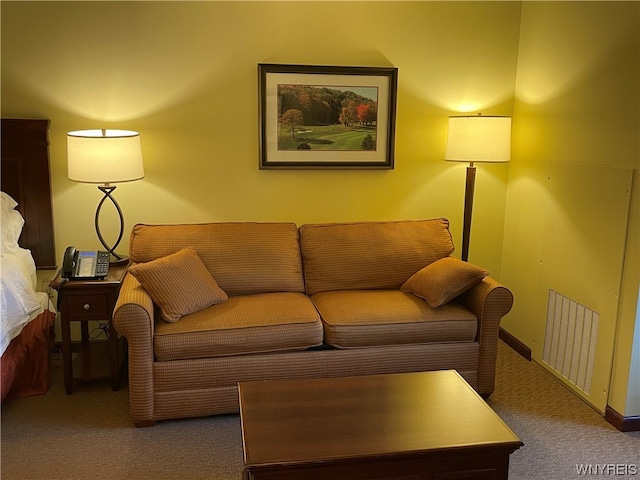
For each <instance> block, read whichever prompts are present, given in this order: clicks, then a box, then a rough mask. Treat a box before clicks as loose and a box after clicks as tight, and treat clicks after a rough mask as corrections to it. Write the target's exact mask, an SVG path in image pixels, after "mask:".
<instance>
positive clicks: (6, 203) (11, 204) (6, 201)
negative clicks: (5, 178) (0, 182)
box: [0, 192, 18, 213]
mask: <svg viewBox="0 0 640 480" xmlns="http://www.w3.org/2000/svg"><path fill="white" fill-rule="evenodd" d="M0 197H2V212H3V213H4V211H5V210H13V209H14V208H16V207H17V206H18V202H16V201H15V200H14V199H13V198H11V195H9V194H8V193H6V192H0Z"/></svg>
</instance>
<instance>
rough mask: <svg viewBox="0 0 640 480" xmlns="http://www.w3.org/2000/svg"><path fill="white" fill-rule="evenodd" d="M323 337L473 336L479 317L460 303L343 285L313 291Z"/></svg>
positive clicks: (336, 342)
mask: <svg viewBox="0 0 640 480" xmlns="http://www.w3.org/2000/svg"><path fill="white" fill-rule="evenodd" d="M311 299H312V300H313V303H314V304H315V306H316V308H317V309H318V311H319V312H320V316H321V317H322V322H323V324H324V336H325V343H327V344H329V345H332V346H334V347H337V348H357V347H371V346H382V345H401V344H412V343H413V344H425V343H436V342H472V341H474V340H475V338H476V333H477V328H478V320H477V318H476V316H475V315H474V314H473V313H471V312H470V311H469V310H467V309H466V308H464V307H463V306H462V305H460V304H458V303H455V302H453V303H448V304H446V305H443V306H441V307H439V308H431V307H429V305H428V304H427V302H426V301H425V300H423V299H421V298H419V297H417V296H415V295H413V294H412V293H408V292H402V291H400V290H343V291H335V292H322V293H317V294H316V295H313V296H312V297H311Z"/></svg>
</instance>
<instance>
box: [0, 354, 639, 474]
mask: <svg viewBox="0 0 640 480" xmlns="http://www.w3.org/2000/svg"><path fill="white" fill-rule="evenodd" d="M56 360H57V363H59V359H56ZM489 403H490V404H491V406H492V407H493V408H494V409H495V410H496V411H497V412H498V413H499V414H500V416H501V417H502V418H503V419H504V420H505V421H506V422H507V424H508V425H509V426H510V427H511V428H512V429H513V430H514V431H515V432H516V433H517V434H518V435H519V436H520V438H521V439H522V441H523V442H524V443H525V446H524V447H522V448H521V449H520V450H518V451H516V453H514V454H513V455H512V456H511V464H510V477H509V478H511V479H544V480H552V479H562V480H565V479H572V478H583V477H584V476H585V475H584V474H582V475H580V474H579V473H578V470H577V467H576V464H578V465H580V464H582V465H592V466H593V467H591V468H597V467H595V465H597V464H599V465H603V466H604V465H616V466H617V465H626V466H627V467H628V471H629V470H633V466H634V465H637V469H638V470H639V471H638V472H637V474H636V475H631V474H629V475H619V474H617V475H614V474H612V473H609V475H606V471H605V473H603V474H600V475H598V476H599V477H607V476H610V477H611V478H616V479H621V478H631V479H640V433H639V432H634V433H627V434H624V433H620V432H618V431H617V430H615V429H614V428H613V427H611V426H610V425H609V424H608V423H607V422H605V421H604V419H603V418H602V416H601V415H599V414H598V413H597V412H595V411H594V410H592V409H591V408H590V407H589V406H587V405H586V404H584V403H583V402H582V401H581V400H580V399H578V398H577V397H576V396H574V395H573V394H572V393H570V392H569V391H568V390H566V389H565V388H564V387H563V386H562V385H560V384H559V383H558V382H557V381H556V380H555V379H553V378H552V377H551V376H550V375H548V374H547V373H546V372H545V371H544V370H543V369H542V368H541V367H540V366H538V365H536V364H535V363H532V362H527V361H526V360H524V359H523V358H522V357H520V356H519V355H518V354H516V353H515V352H513V351H512V350H511V349H510V348H509V347H507V346H505V345H504V344H502V343H501V345H500V350H499V363H498V374H497V388H496V391H495V393H494V394H493V395H492V396H491V398H490V400H489ZM1 427H2V429H1V440H2V459H1V460H2V461H1V464H0V475H1V478H2V480H22V479H33V480H36V479H37V480H40V479H51V480H54V479H69V480H74V479H91V480H98V479H154V480H155V479H190V480H195V479H204V478H207V479H220V480H227V479H229V480H230V479H234V480H239V479H240V478H241V471H242V443H241V437H240V424H239V419H238V416H237V415H226V416H219V417H211V418H201V419H193V420H178V421H166V422H160V423H158V425H156V426H155V427H153V428H144V429H136V428H134V427H133V426H132V425H131V423H130V421H129V414H128V403H127V389H126V387H124V388H123V389H121V390H120V391H118V392H112V391H111V388H110V386H109V384H108V383H107V382H92V383H82V384H79V385H76V388H75V390H74V393H73V394H72V395H66V394H65V393H64V387H63V381H62V371H61V368H60V367H56V368H54V381H53V385H52V387H51V389H50V391H49V392H48V393H47V394H46V395H42V396H38V397H32V398H27V399H22V400H15V401H11V402H7V403H5V404H3V405H2V424H1ZM617 468H618V467H617ZM619 472H620V470H618V473H619ZM631 473H632V472H631ZM592 474H593V470H592ZM327 480H330V479H327Z"/></svg>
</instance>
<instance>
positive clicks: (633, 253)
mask: <svg viewBox="0 0 640 480" xmlns="http://www.w3.org/2000/svg"><path fill="white" fill-rule="evenodd" d="M639 13H640V11H639V4H638V3H636V2H619V3H614V2H584V3H582V2H526V3H524V4H523V8H522V27H521V33H520V45H519V54H518V74H517V82H516V102H515V107H514V127H513V152H512V157H513V161H512V162H511V165H510V171H509V182H508V185H509V187H508V194H507V212H506V217H505V239H504V255H503V269H502V274H503V275H502V279H501V280H502V281H503V282H505V283H506V284H507V285H509V287H510V288H512V289H513V291H514V296H515V298H516V302H515V305H514V309H513V310H512V312H511V313H510V314H509V315H508V316H507V317H506V318H505V319H504V321H503V327H504V328H505V329H507V330H508V331H509V332H510V333H512V334H513V335H515V336H516V337H517V338H518V339H520V340H521V341H522V342H524V343H525V344H527V345H528V346H529V347H530V348H531V349H532V351H533V352H532V353H533V357H534V359H536V360H540V357H541V355H542V347H543V341H544V333H545V316H546V297H544V296H542V297H541V295H539V291H538V290H537V289H536V286H542V287H544V288H545V291H546V289H547V288H553V287H554V285H555V284H557V282H558V277H560V276H561V275H565V276H569V275H571V272H563V269H566V268H568V265H569V264H571V262H570V261H569V260H570V259H567V262H563V261H562V259H560V260H559V261H558V262H557V263H556V264H555V265H552V266H549V265H545V264H544V261H543V258H542V257H543V256H544V255H543V251H544V250H545V249H546V250H549V249H551V248H554V246H556V245H557V246H558V247H559V246H560V245H561V243H562V242H563V240H566V239H564V238H557V239H556V241H555V242H554V241H553V232H547V235H546V236H545V232H544V227H545V222H546V221H547V219H548V217H549V216H561V215H563V214H566V211H567V210H568V208H567V207H569V205H566V204H554V202H553V199H552V192H551V189H550V187H549V182H548V179H547V176H548V174H549V172H550V171H551V170H550V165H551V166H553V165H554V164H555V165H557V164H558V162H569V164H572V163H573V164H578V166H576V167H575V168H574V169H573V170H574V171H575V172H576V173H578V172H580V171H586V170H594V171H600V172H604V171H606V170H607V169H606V168H604V169H603V168H601V167H604V166H608V167H614V168H612V169H611V170H612V171H614V173H616V174H617V173H620V172H621V171H623V170H624V169H634V168H635V169H636V170H635V179H634V187H633V190H632V191H631V210H630V212H631V213H630V216H629V219H630V222H629V228H628V232H625V231H624V227H625V225H624V222H623V225H622V230H620V229H618V231H615V232H614V231H609V236H610V237H613V236H616V235H617V236H620V238H621V242H620V243H619V245H620V246H619V248H615V249H608V250H606V249H602V250H600V251H598V252H594V253H595V255H597V256H598V258H597V259H594V258H589V259H585V261H584V264H585V265H588V264H589V263H590V262H591V263H600V264H601V265H602V266H603V268H608V267H611V266H613V265H616V264H617V265H619V267H618V269H619V270H618V278H617V279H614V280H613V281H612V282H611V283H612V284H613V283H615V282H619V280H620V275H621V273H620V272H621V271H623V272H624V273H623V277H622V288H621V289H620V290H614V288H616V289H617V286H616V287H614V286H613V285H605V286H604V287H603V288H602V289H601V290H600V291H597V292H594V293H590V292H589V287H590V286H593V285H592V284H596V283H597V282H598V281H600V280H602V278H600V277H599V275H601V274H602V272H603V270H602V269H600V270H595V271H594V270H592V271H590V272H583V273H586V274H579V275H578V276H575V275H574V278H573V282H574V285H573V286H575V287H576V288H575V289H573V290H574V291H576V292H578V294H579V295H582V296H583V297H585V298H586V299H585V300H584V301H585V302H586V305H587V306H591V305H604V304H605V303H606V302H607V301H609V300H611V299H613V296H614V294H615V295H617V297H618V298H617V299H616V304H617V310H616V309H614V310H613V312H611V315H606V316H604V315H603V317H602V319H601V323H602V324H604V323H606V322H608V323H609V324H612V325H611V332H610V333H611V335H613V334H616V339H615V344H614V345H613V348H614V350H613V352H611V350H610V351H609V352H608V355H609V358H608V359H606V360H607V361H603V362H601V364H600V365H598V366H597V367H596V369H595V370H597V369H604V370H605V371H603V372H599V373H602V375H606V377H607V378H608V377H609V373H610V372H609V368H610V367H609V365H610V363H608V362H610V361H611V360H612V361H613V363H612V370H611V383H610V385H608V391H604V392H602V391H601V392H595V393H594V394H595V395H601V394H604V395H605V398H604V400H605V401H607V400H608V405H610V406H611V407H613V408H614V409H615V410H616V411H617V412H618V413H621V414H623V415H626V416H632V415H638V414H640V365H633V364H632V363H631V355H632V348H633V344H634V341H635V342H636V344H638V343H640V338H639V337H640V336H639V335H638V333H635V334H634V328H636V327H635V324H636V315H637V313H636V305H637V300H638V278H639V271H638V266H639V260H638V247H639V245H640V237H639V234H638V231H639V228H640V224H639V222H640V215H639V213H640V208H639V202H640V200H639V195H638V194H639V192H640V190H639V188H640V183H639V181H640V177H639V176H638V172H639V171H640V170H638V169H639V167H640V147H639V143H638V142H639V139H638V132H639V131H640V120H639V115H640V100H639V97H638V94H639V89H638V85H639V84H640V77H639V73H638V66H639V61H640V51H639V47H640V42H639V41H638V40H639V28H638V21H639V18H640V15H639ZM586 165H593V166H597V167H598V168H595V167H594V168H584V166H586ZM579 166H582V167H583V168H578V167H579ZM597 180H598V179H596V181H597ZM575 181H576V182H581V180H580V179H579V177H578V175H576V177H575ZM608 181H610V180H607V179H606V177H605V176H603V177H602V179H600V184H599V185H598V183H596V185H597V187H598V189H597V191H606V190H609V191H613V190H614V189H615V188H617V185H613V184H605V182H608ZM567 188H568V189H572V190H573V191H575V192H579V191H580V190H581V189H583V188H584V187H583V185H581V184H578V183H576V184H575V185H573V186H571V185H569V186H568V187H567ZM594 191H595V190H594ZM623 194H624V192H623ZM595 202H597V205H598V206H600V207H602V208H603V209H604V210H605V211H606V210H609V211H610V213H611V214H610V215H607V218H605V219H604V221H602V223H601V224H600V225H597V224H594V225H591V228H594V229H596V230H597V229H600V230H601V231H602V230H603V229H604V230H605V231H606V229H607V228H608V227H609V224H608V223H607V222H608V220H610V217H614V216H615V215H614V214H620V213H621V212H620V211H619V209H622V208H625V207H624V206H622V207H621V206H619V204H618V203H616V200H614V198H613V195H604V196H600V197H598V198H597V199H595ZM571 207H572V208H573V206H571ZM625 213H626V212H625ZM591 215H595V212H592V211H590V209H589V207H588V202H585V204H584V206H582V208H581V209H578V211H577V215H575V214H574V216H573V217H571V218H567V221H568V222H573V223H578V222H580V223H582V224H586V223H588V221H587V222H585V221H584V219H587V220H588V219H589V217H590V216H591ZM577 216H579V217H581V219H578V218H576V217H577ZM624 220H626V219H624ZM594 221H595V219H594ZM598 221H601V220H598ZM550 233H551V234H550ZM549 234H550V235H549ZM625 239H626V250H625ZM593 240H594V239H593V236H592V235H591V236H590V234H588V233H587V232H586V231H578V232H576V234H575V235H574V237H573V238H572V241H573V242H574V244H573V245H571V246H570V248H571V250H572V251H575V252H584V251H588V248H589V245H590V244H591V242H593ZM594 260H597V262H596V261H594ZM582 266H584V265H582ZM622 267H624V268H623V269H622ZM561 293H565V294H567V293H566V292H561ZM570 296H571V295H570ZM618 300H619V301H618ZM602 313H604V312H602ZM616 322H617V324H616ZM599 340H600V338H599ZM595 370H594V371H595ZM594 376H595V373H594ZM604 388H605V389H606V388H607V385H605V387H604ZM607 397H608V398H607Z"/></svg>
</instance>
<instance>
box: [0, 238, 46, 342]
mask: <svg viewBox="0 0 640 480" xmlns="http://www.w3.org/2000/svg"><path fill="white" fill-rule="evenodd" d="M35 270H36V268H35V262H34V261H33V257H32V256H31V252H30V251H29V250H26V249H24V248H19V249H18V250H17V253H15V254H4V255H2V256H0V316H1V317H2V322H0V326H1V329H0V334H1V335H0V352H4V350H5V349H6V347H7V345H9V342H10V341H11V340H12V339H13V338H14V337H15V336H17V335H18V334H19V333H20V332H21V331H22V328H23V327H24V326H25V325H26V324H27V322H28V321H29V320H30V318H31V316H32V314H34V313H35V312H37V311H38V309H39V308H40V307H41V303H40V302H39V301H38V297H37V295H36V292H35V290H34V287H33V277H34V276H35Z"/></svg>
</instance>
